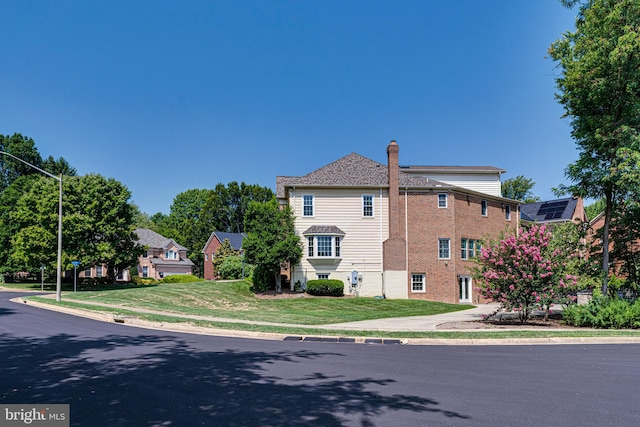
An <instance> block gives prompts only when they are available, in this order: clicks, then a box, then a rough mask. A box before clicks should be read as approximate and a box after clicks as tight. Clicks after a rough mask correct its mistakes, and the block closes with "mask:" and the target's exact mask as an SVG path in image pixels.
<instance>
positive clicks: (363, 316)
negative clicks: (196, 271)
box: [63, 281, 471, 325]
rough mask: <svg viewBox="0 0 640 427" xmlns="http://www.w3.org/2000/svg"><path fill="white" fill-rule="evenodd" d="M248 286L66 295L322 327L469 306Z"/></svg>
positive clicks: (69, 298) (165, 287)
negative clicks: (273, 293) (260, 290)
mask: <svg viewBox="0 0 640 427" xmlns="http://www.w3.org/2000/svg"><path fill="white" fill-rule="evenodd" d="M249 286H250V285H249V284H248V283H247V282H243V281H236V282H208V281H203V282H194V283H184V284H181V283H178V284H159V285H155V286H140V287H130V288H124V289H117V288H113V289H109V290H98V291H84V292H77V293H73V292H71V293H68V292H65V293H64V294H63V301H69V302H72V301H78V302H81V301H82V302H87V303H94V302H95V303H102V304H113V305H117V306H121V307H131V308H144V309H150V310H159V311H164V312H167V313H176V314H191V315H198V316H213V317H222V318H228V319H240V320H252V321H263V322H275V323H290V324H299V325H324V324H330V323H342V322H352V321H358V320H369V319H380V318H388V317H406V316H425V315H433V314H441V313H448V312H453V311H459V310H466V309H468V308H471V307H470V306H465V305H457V304H444V303H438V302H431V301H415V300H384V299H375V298H367V297H360V298H351V297H344V298H335V297H324V298H318V297H305V298H283V299H278V298H274V299H261V298H257V297H256V296H255V295H254V294H253V293H252V292H251V291H250V289H249Z"/></svg>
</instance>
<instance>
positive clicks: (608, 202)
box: [602, 189, 613, 297]
mask: <svg viewBox="0 0 640 427" xmlns="http://www.w3.org/2000/svg"><path fill="white" fill-rule="evenodd" d="M612 205H613V198H612V196H611V190H610V189H609V190H607V191H606V194H605V208H604V227H602V276H603V278H602V296H605V297H606V296H607V291H608V285H609V227H610V225H611V212H612V211H613V206H612Z"/></svg>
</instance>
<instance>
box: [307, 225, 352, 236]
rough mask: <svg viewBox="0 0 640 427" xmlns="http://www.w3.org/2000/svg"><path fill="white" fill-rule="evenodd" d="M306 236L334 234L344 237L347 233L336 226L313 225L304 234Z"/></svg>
mask: <svg viewBox="0 0 640 427" xmlns="http://www.w3.org/2000/svg"><path fill="white" fill-rule="evenodd" d="M302 234H303V235H304V234H333V235H338V236H344V235H346V233H345V232H344V231H342V230H340V229H339V228H338V227H336V226H335V225H312V226H311V227H309V228H307V229H306V230H305V231H304V232H303V233H302Z"/></svg>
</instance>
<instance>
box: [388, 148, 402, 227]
mask: <svg viewBox="0 0 640 427" xmlns="http://www.w3.org/2000/svg"><path fill="white" fill-rule="evenodd" d="M399 151H400V147H399V146H398V144H396V142H395V141H391V142H390V143H389V146H388V147H387V169H388V174H389V237H390V238H391V237H401V236H400V223H399V222H398V221H399V219H400V212H399V211H398V204H399V203H400V182H399V179H400V178H399V176H398V175H399V173H400V172H399V166H398V152H399Z"/></svg>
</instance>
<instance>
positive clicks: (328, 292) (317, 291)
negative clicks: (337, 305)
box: [307, 279, 344, 297]
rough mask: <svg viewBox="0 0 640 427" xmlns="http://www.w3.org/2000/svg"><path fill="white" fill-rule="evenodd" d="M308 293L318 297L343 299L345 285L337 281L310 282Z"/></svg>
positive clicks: (308, 283)
mask: <svg viewBox="0 0 640 427" xmlns="http://www.w3.org/2000/svg"><path fill="white" fill-rule="evenodd" d="M307 293H308V294H309V295H317V296H330V297H341V296H343V295H344V283H342V281H341V280H335V279H322V280H309V281H308V282H307Z"/></svg>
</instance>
